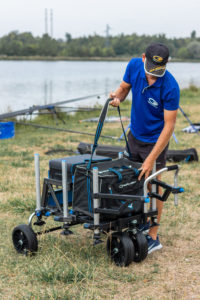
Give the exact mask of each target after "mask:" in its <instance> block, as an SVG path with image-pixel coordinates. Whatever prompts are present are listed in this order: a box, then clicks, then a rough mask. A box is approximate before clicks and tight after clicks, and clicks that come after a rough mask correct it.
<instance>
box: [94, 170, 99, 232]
mask: <svg viewBox="0 0 200 300" xmlns="http://www.w3.org/2000/svg"><path fill="white" fill-rule="evenodd" d="M98 171H99V170H98V168H97V167H94V168H93V193H94V194H98V193H99V180H98ZM99 206H100V200H99V199H97V198H94V199H93V207H94V210H95V209H96V208H99ZM99 221H100V215H99V213H94V227H95V229H94V236H99V235H100V232H99V228H97V226H99Z"/></svg>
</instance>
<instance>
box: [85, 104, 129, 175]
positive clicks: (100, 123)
mask: <svg viewBox="0 0 200 300" xmlns="http://www.w3.org/2000/svg"><path fill="white" fill-rule="evenodd" d="M112 100H113V99H112V98H108V99H107V100H106V103H105V105H104V107H103V108H102V111H101V114H100V117H99V121H98V124H97V129H96V133H95V137H94V143H93V147H92V151H91V157H90V160H89V163H88V165H87V169H88V170H90V168H91V163H92V157H93V154H94V152H95V149H96V148H97V145H98V144H97V143H98V140H99V138H100V136H101V131H102V128H103V124H104V121H105V118H106V114H107V111H108V105H109V102H110V101H112ZM117 109H118V112H119V118H120V122H121V126H122V130H123V133H124V138H125V141H126V147H127V149H128V153H129V157H130V158H132V155H131V151H130V148H129V145H128V141H127V137H126V133H125V130H124V126H123V123H122V119H121V112H120V108H119V106H118V107H117Z"/></svg>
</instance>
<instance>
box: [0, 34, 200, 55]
mask: <svg viewBox="0 0 200 300" xmlns="http://www.w3.org/2000/svg"><path fill="white" fill-rule="evenodd" d="M151 42H161V43H164V44H166V45H167V46H168V47H169V50H170V56H171V57H172V58H176V59H200V38H197V37H196V31H195V30H194V31H192V32H191V35H190V37H186V38H167V37H166V35H165V34H159V35H152V36H150V35H137V34H136V33H133V34H131V35H124V34H119V35H117V36H110V37H103V36H100V35H97V34H94V35H92V36H91V35H89V36H87V37H85V36H84V37H79V38H73V37H72V36H71V34H70V33H66V35H65V39H54V38H51V37H50V36H49V35H48V34H44V35H43V36H42V37H34V36H33V35H32V33H31V32H24V33H19V32H18V31H12V32H10V33H9V34H7V35H5V36H3V37H1V38H0V55H1V56H54V57H56V56H62V57H83V58H84V57H102V58H103V57H119V58H120V57H130V56H133V57H134V56H136V57H137V56H141V54H142V53H143V52H144V50H145V49H146V47H147V45H148V44H149V43H151Z"/></svg>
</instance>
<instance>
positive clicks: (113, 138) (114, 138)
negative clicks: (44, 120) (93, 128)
mask: <svg viewBox="0 0 200 300" xmlns="http://www.w3.org/2000/svg"><path fill="white" fill-rule="evenodd" d="M14 123H15V124H18V125H24V126H32V127H36V128H43V129H50V130H57V131H62V132H70V133H76V134H82V135H89V136H95V134H93V133H89V132H82V131H76V130H71V129H64V128H56V127H50V126H46V125H40V124H33V123H25V122H19V121H14ZM101 137H102V138H104V139H111V140H115V141H118V137H115V136H110V135H101Z"/></svg>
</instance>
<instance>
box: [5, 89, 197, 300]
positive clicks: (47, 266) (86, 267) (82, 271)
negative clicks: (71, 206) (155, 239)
mask: <svg viewBox="0 0 200 300" xmlns="http://www.w3.org/2000/svg"><path fill="white" fill-rule="evenodd" d="M199 103H200V90H198V89H195V88H194V87H193V88H191V89H189V90H183V91H182V92H181V106H182V108H183V109H184V111H186V112H187V113H188V115H189V117H190V118H191V120H192V121H193V122H199V115H200V105H199ZM122 108H125V109H127V110H130V103H129V102H128V101H127V102H125V103H123V104H122ZM109 114H110V115H117V113H116V112H115V111H110V112H109ZM98 115H99V112H79V113H77V114H71V115H67V116H65V117H64V120H65V122H66V124H62V123H61V122H59V127H62V128H66V129H73V130H80V131H83V132H91V133H94V131H95V128H96V124H95V123H80V122H79V120H82V119H85V118H89V117H95V116H98ZM122 115H127V116H128V115H129V112H128V111H124V112H123V113H122ZM34 122H35V123H42V124H46V125H50V124H51V126H56V124H55V121H54V120H53V119H51V117H44V116H43V117H38V118H37V119H35V120H34ZM124 125H125V126H126V125H127V123H125V124H124ZM186 126H188V123H187V121H186V120H185V119H184V118H183V116H182V115H181V113H180V112H179V113H178V118H177V125H176V130H175V133H176V136H177V138H178V140H179V144H176V143H175V142H174V140H171V143H170V148H171V149H185V148H191V147H195V148H196V149H197V151H198V154H199V155H200V147H199V145H200V137H199V136H197V135H196V134H186V133H183V132H181V129H182V128H184V127H186ZM102 134H104V135H108V134H109V135H113V136H119V135H121V128H120V124H118V123H117V124H116V123H114V124H108V123H107V124H105V128H104V129H103V133H102ZM80 141H84V142H92V141H93V138H92V137H89V136H84V135H75V134H69V133H64V132H56V131H51V130H45V129H35V128H32V127H25V126H21V125H18V126H17V127H16V136H15V138H14V139H10V140H1V142H0V143H1V146H0V178H1V180H0V298H1V299H3V300H4V299H34V300H35V299H38V300H40V299H63V300H64V299H66V300H67V299H76V300H78V299H86V300H89V299H120V300H121V299H134V300H135V299H138V300H141V299H155V298H156V299H162V300H163V299H199V295H200V286H199V282H200V270H199V265H200V251H199V245H200V229H199V228H200V191H199V183H200V182H199V163H197V162H195V163H188V164H187V163H180V165H181V167H182V168H181V171H180V177H179V184H180V186H183V187H184V188H185V193H184V194H181V195H180V197H179V204H180V205H179V207H174V205H173V197H172V196H170V198H169V200H168V201H167V203H166V204H165V209H164V212H163V218H162V222H161V226H160V228H159V233H160V240H161V242H162V244H163V249H162V250H161V251H158V252H155V253H153V254H151V255H149V256H148V257H147V259H146V260H145V261H144V262H142V263H139V264H136V263H133V264H131V265H130V266H129V267H128V268H118V267H116V266H115V265H114V264H112V263H111V262H110V261H109V258H108V257H107V255H106V250H105V243H103V244H100V245H98V246H96V247H93V246H92V233H91V232H88V231H86V230H84V229H83V228H82V226H76V227H75V228H74V229H73V231H74V235H70V236H68V237H65V236H61V235H60V233H59V232H55V233H51V234H47V235H42V236H40V237H39V251H38V253H37V255H35V256H33V257H22V256H20V255H18V254H17V253H16V251H15V250H14V249H13V246H12V241H11V232H12V229H13V228H14V227H15V226H16V225H18V224H21V223H27V220H28V217H29V215H30V214H31V213H32V212H33V211H34V209H35V178H34V162H33V155H34V153H39V154H40V158H41V181H42V178H43V177H46V176H47V171H48V162H49V160H50V159H52V158H58V157H64V156H69V153H68V152H67V151H66V152H60V153H57V154H54V155H50V156H48V155H46V154H45V152H46V151H48V150H51V149H61V150H62V149H63V150H64V149H68V150H76V147H77V145H78V143H79V142H80ZM100 143H104V144H111V143H113V144H117V145H123V143H119V142H116V141H112V140H106V139H101V141H100ZM171 177H172V176H171V175H170V174H166V175H165V176H164V178H163V179H164V180H166V182H169V183H170V182H172V181H171V180H172V178H171ZM51 223H52V221H51V220H48V221H47V227H48V226H49V225H50V224H51ZM56 225H57V224H56ZM104 240H105V238H104Z"/></svg>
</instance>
